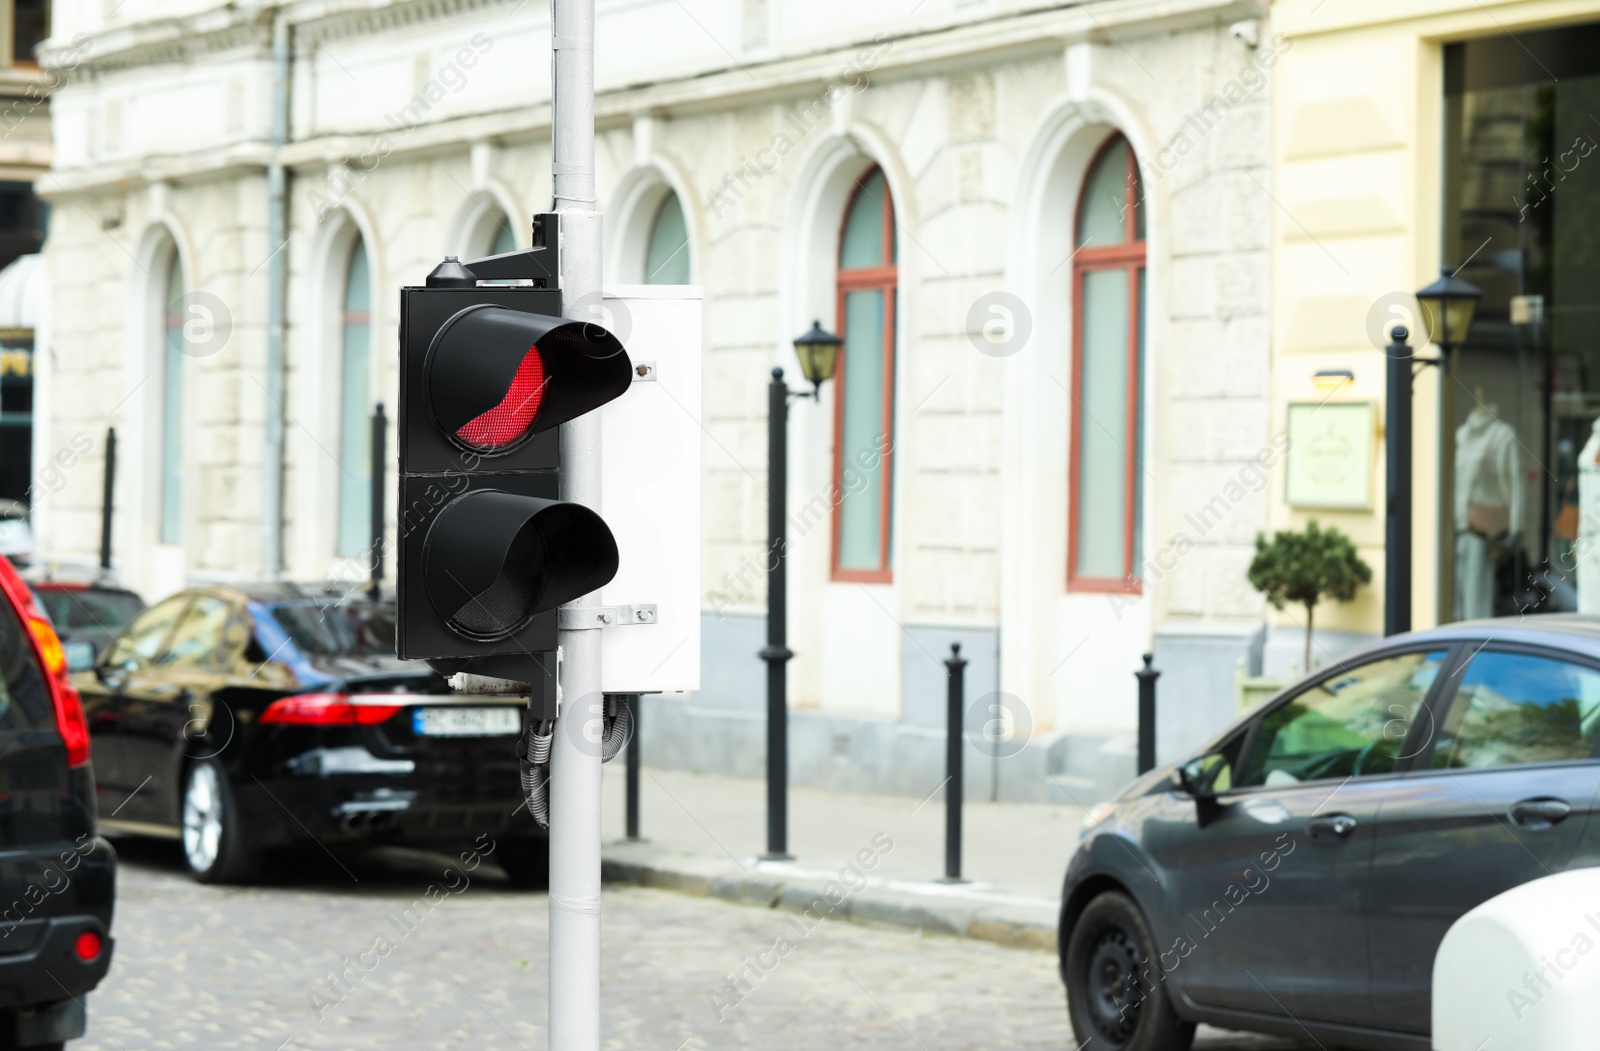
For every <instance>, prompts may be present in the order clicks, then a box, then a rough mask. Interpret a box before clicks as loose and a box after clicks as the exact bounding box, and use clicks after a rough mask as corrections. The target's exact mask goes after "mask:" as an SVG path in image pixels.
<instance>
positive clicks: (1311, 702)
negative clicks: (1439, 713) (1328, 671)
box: [1234, 650, 1448, 787]
mask: <svg viewBox="0 0 1600 1051" xmlns="http://www.w3.org/2000/svg"><path fill="white" fill-rule="evenodd" d="M1447 652H1448V651H1446V650H1430V651H1427V652H1423V653H1403V654H1399V655H1397V656H1393V657H1385V658H1383V659H1381V660H1376V661H1371V662H1369V663H1367V664H1361V665H1357V666H1355V667H1353V668H1350V669H1348V670H1346V671H1343V672H1341V673H1339V674H1337V675H1334V676H1333V677H1331V678H1329V679H1325V680H1323V681H1322V682H1321V683H1318V684H1317V685H1315V686H1312V687H1310V688H1309V689H1307V690H1305V691H1303V692H1302V693H1299V694H1297V695H1296V696H1295V697H1294V698H1293V699H1291V700H1290V701H1289V702H1288V703H1286V704H1282V705H1279V706H1278V707H1277V708H1274V709H1272V710H1271V711H1269V712H1267V713H1266V714H1265V715H1264V716H1262V719H1261V729H1260V732H1259V733H1257V734H1256V738H1255V740H1254V742H1252V743H1251V745H1250V754H1249V756H1248V757H1247V758H1246V760H1245V762H1244V764H1243V768H1242V769H1241V770H1240V771H1239V776H1238V777H1236V778H1235V779H1234V784H1235V785H1240V786H1244V785H1267V786H1269V787H1270V786H1273V785H1294V784H1299V783H1300V782H1302V781H1315V780H1320V779H1323V778H1329V777H1369V776H1372V775H1375V774H1386V773H1389V772H1390V771H1392V770H1393V769H1394V764H1395V761H1396V760H1397V759H1398V758H1399V757H1400V749H1401V747H1402V744H1403V742H1404V741H1405V737H1406V733H1407V731H1408V730H1409V729H1410V727H1411V720H1412V717H1413V716H1415V715H1416V712H1417V709H1418V708H1419V707H1420V706H1421V704H1422V701H1423V699H1424V698H1425V697H1427V695H1428V689H1429V688H1430V687H1431V686H1432V685H1433V681H1434V679H1435V678H1436V677H1437V676H1438V674H1439V669H1440V667H1441V666H1442V665H1443V664H1444V659H1445V655H1446V653H1447Z"/></svg>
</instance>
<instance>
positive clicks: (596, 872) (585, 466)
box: [550, 0, 601, 1051]
mask: <svg viewBox="0 0 1600 1051" xmlns="http://www.w3.org/2000/svg"><path fill="white" fill-rule="evenodd" d="M550 12H551V18H550V28H551V48H552V69H551V88H552V92H553V97H552V105H551V109H552V113H551V120H550V127H551V140H552V143H551V145H552V149H551V154H552V175H553V177H554V178H553V187H554V191H555V193H554V195H555V211H556V213H557V215H559V216H560V221H561V230H560V237H561V303H562V312H563V314H565V316H567V317H569V318H573V319H574V320H585V321H588V320H600V306H601V287H600V282H601V265H600V250H601V223H600V213H599V212H597V211H596V210H595V162H594V0H551V4H550ZM561 490H562V491H561V497H562V499H563V500H571V501H574V502H576V503H581V504H584V505H586V506H588V507H591V508H595V509H597V510H598V509H599V505H600V414H599V413H597V412H591V413H587V414H585V415H583V416H580V417H578V418H577V419H576V420H573V421H572V422H570V423H566V424H563V425H562V428H561ZM595 599H596V596H594V595H588V596H585V597H583V598H580V599H578V600H576V601H575V602H573V603H571V605H573V606H585V605H594V604H596V601H595ZM560 638H561V647H562V653H563V659H562V663H561V696H562V705H561V713H560V718H559V720H558V722H557V727H556V734H555V741H554V742H553V747H552V751H551V757H550V768H551V769H550V1048H551V1051H599V1048H600V793H601V776H600V747H599V745H598V742H597V740H595V739H594V738H595V737H596V736H597V735H596V734H595V733H594V731H593V729H592V728H591V726H590V724H591V722H592V721H594V720H597V719H598V717H599V712H597V711H593V710H592V709H593V708H594V706H595V705H597V704H598V703H599V702H600V699H601V695H600V650H601V640H600V632H599V631H598V630H593V629H590V630H580V631H562V632H561V636H560Z"/></svg>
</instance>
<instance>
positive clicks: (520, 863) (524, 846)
mask: <svg viewBox="0 0 1600 1051" xmlns="http://www.w3.org/2000/svg"><path fill="white" fill-rule="evenodd" d="M494 860H495V861H497V862H498V863H499V865H500V867H501V868H502V869H504V870H505V873H506V876H507V877H508V878H509V881H510V883H511V885H512V886H514V887H545V886H549V884H550V841H549V840H548V839H514V840H510V841H508V842H505V843H501V844H500V847H499V849H498V850H496V851H495V852H494Z"/></svg>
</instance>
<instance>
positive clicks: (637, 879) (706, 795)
mask: <svg viewBox="0 0 1600 1051" xmlns="http://www.w3.org/2000/svg"><path fill="white" fill-rule="evenodd" d="M624 775H625V770H624V768H623V761H622V758H621V757H620V756H619V757H618V758H617V759H616V760H615V761H613V762H611V763H609V764H607V766H606V768H605V779H606V789H605V809H604V814H603V825H602V828H603V835H604V838H605V843H606V846H605V850H604V871H605V876H606V878H607V879H609V880H615V881H619V882H627V883H639V884H645V885H649V886H658V887H668V888H671V889H675V890H680V891H684V892H687V893H693V894H704V895H709V896H713V897H721V898H728V899H731V900H737V901H744V902H747V903H750V904H758V905H764V906H768V907H781V908H789V909H795V910H803V909H805V908H807V907H815V906H816V903H817V902H818V899H819V898H821V899H823V902H824V903H826V901H827V898H826V895H827V894H828V892H829V891H830V890H831V893H832V894H833V896H834V898H835V899H837V898H838V896H839V895H840V894H843V895H844V898H843V901H842V902H839V903H838V904H837V905H835V907H834V908H835V911H834V913H833V914H834V915H838V914H840V913H843V915H845V916H847V917H848V918H851V919H856V920H865V921H872V922H880V923H892V924H897V925H901V926H908V927H920V928H923V929H927V930H936V931H941V932H944V933H947V934H955V935H962V936H967V937H975V938H983V939H986V940H989V941H995V942H1000V943H1002V944H1008V945H1017V946H1024V947H1030V948H1038V949H1050V950H1054V948H1055V944H1056V921H1057V913H1058V911H1059V909H1060V903H1061V880H1062V877H1063V875H1064V874H1065V872H1066V867H1067V860H1068V859H1069V858H1070V857H1071V854H1072V851H1073V848H1074V847H1075V846H1076V844H1077V838H1078V827H1079V825H1080V823H1081V822H1082V818H1083V811H1082V810H1080V809H1078V808H1077V807H1069V806H1048V805H1039V804H1024V803H988V802H981V803H968V804H967V805H966V807H965V809H964V811H963V831H964V837H963V838H964V844H963V858H962V875H963V876H964V877H966V878H967V879H969V880H971V881H972V882H970V883H962V884H946V883H939V882H935V880H936V879H937V877H939V876H940V875H942V873H943V872H944V799H943V798H942V795H940V794H936V795H935V796H933V797H931V798H929V799H927V800H926V801H918V800H915V799H904V798H900V797H897V796H874V795H853V794H847V793H842V792H828V791H824V790H822V789H816V788H798V787H791V788H790V789H789V853H791V854H793V855H794V856H795V860H794V861H792V862H771V861H758V860H757V855H759V854H761V853H762V852H763V851H764V850H765V847H766V785H765V783H764V782H761V781H747V780H738V779H734V778H727V777H718V776H715V775H710V774H695V773H690V772H685V771H681V770H658V769H653V768H650V767H646V768H645V769H644V770H643V771H642V774H641V777H640V789H639V796H640V805H639V810H640V820H639V825H640V828H639V831H640V834H641V836H642V837H643V841H642V842H639V843H628V842H626V841H625V840H624V839H623V834H624V830H625V825H624V794H623V792H624ZM853 859H854V860H855V864H856V868H857V870H858V871H860V872H861V873H862V874H863V875H864V876H865V881H864V883H863V881H862V880H861V879H859V878H858V877H857V875H856V874H855V873H852V872H850V870H849V868H848V866H849V865H850V864H851V862H852V860H853ZM863 859H870V861H871V867H870V868H868V867H867V866H866V865H865V864H863ZM830 884H831V885H832V886H831V888H830ZM852 887H854V888H855V889H851V888H852Z"/></svg>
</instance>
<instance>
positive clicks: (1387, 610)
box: [1383, 266, 1483, 635]
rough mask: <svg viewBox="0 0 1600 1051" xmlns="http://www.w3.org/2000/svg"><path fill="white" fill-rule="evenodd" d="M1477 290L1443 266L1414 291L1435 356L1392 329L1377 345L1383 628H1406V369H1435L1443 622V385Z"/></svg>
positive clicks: (1451, 522)
mask: <svg viewBox="0 0 1600 1051" xmlns="http://www.w3.org/2000/svg"><path fill="white" fill-rule="evenodd" d="M1481 298H1483V292H1482V290H1480V289H1479V288H1478V287H1477V286H1476V285H1473V284H1471V283H1470V282H1467V281H1463V280H1461V279H1460V278H1458V277H1455V276H1454V275H1453V273H1452V272H1451V268H1450V267H1448V266H1447V267H1445V268H1444V270H1443V273H1442V274H1441V275H1440V278H1439V280H1437V281H1435V282H1434V283H1433V284H1431V285H1428V286H1427V287H1426V288H1424V289H1422V290H1420V291H1419V292H1417V303H1418V304H1419V305H1420V306H1421V308H1422V315H1423V316H1422V320H1423V323H1424V324H1425V325H1426V326H1427V330H1426V331H1425V332H1424V333H1423V334H1422V338H1423V340H1424V341H1426V342H1432V343H1436V344H1438V346H1439V356H1438V357H1436V358H1418V357H1416V356H1415V354H1414V353H1413V352H1412V349H1411V347H1410V346H1409V345H1408V343H1407V337H1408V335H1409V333H1408V332H1407V331H1406V330H1405V329H1404V328H1403V327H1400V326H1396V327H1395V328H1394V330H1393V331H1392V332H1391V333H1390V342H1389V345H1388V346H1387V347H1386V348H1385V349H1384V354H1385V357H1386V358H1387V382H1386V389H1385V397H1384V441H1385V447H1386V448H1385V460H1384V467H1385V471H1384V473H1385V476H1386V482H1385V488H1386V496H1387V502H1386V507H1385V511H1386V512H1387V513H1386V517H1385V537H1384V540H1385V547H1386V548H1387V552H1386V556H1385V566H1384V585H1383V590H1384V595H1383V633H1384V634H1385V635H1395V634H1399V633H1400V632H1403V631H1410V630H1411V510H1412V491H1411V395H1412V378H1413V377H1414V376H1415V370H1414V366H1415V365H1418V364H1421V365H1438V366H1439V562H1438V575H1439V610H1438V618H1437V619H1438V621H1439V622H1440V623H1443V622H1444V621H1446V620H1448V619H1449V616H1450V610H1451V607H1452V601H1451V590H1452V584H1453V580H1452V579H1451V573H1450V572H1449V570H1450V568H1451V566H1452V553H1453V552H1454V550H1455V511H1454V507H1455V496H1454V491H1455V437H1454V435H1453V434H1452V433H1451V429H1452V428H1453V427H1454V425H1455V388H1454V385H1453V384H1452V383H1451V382H1450V381H1451V379H1452V378H1453V377H1452V376H1451V369H1452V367H1453V365H1454V356H1455V351H1456V348H1457V347H1459V346H1460V345H1461V344H1463V343H1465V342H1466V340H1467V333H1468V332H1469V331H1470V330H1471V328H1472V315H1473V312H1474V310H1475V309H1476V308H1477V305H1478V300H1479V299H1481Z"/></svg>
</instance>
